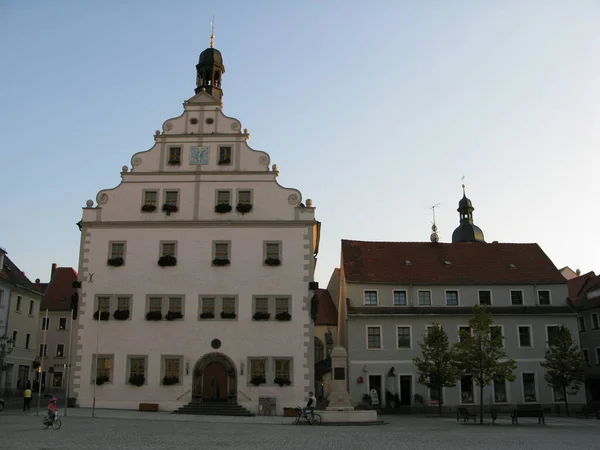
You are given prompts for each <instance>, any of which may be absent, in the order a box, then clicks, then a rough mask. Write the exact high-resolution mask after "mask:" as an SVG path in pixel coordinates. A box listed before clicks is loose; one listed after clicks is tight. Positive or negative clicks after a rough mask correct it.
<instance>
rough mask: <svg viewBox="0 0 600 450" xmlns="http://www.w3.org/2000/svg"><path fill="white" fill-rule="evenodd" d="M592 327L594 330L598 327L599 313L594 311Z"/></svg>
mask: <svg viewBox="0 0 600 450" xmlns="http://www.w3.org/2000/svg"><path fill="white" fill-rule="evenodd" d="M592 328H593V329H594V330H597V329H598V314H596V313H592Z"/></svg>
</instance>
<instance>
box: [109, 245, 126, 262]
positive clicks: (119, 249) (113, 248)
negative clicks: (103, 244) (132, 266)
mask: <svg viewBox="0 0 600 450" xmlns="http://www.w3.org/2000/svg"><path fill="white" fill-rule="evenodd" d="M109 258H110V259H114V258H123V259H125V243H124V242H112V243H111V244H110V257H109Z"/></svg>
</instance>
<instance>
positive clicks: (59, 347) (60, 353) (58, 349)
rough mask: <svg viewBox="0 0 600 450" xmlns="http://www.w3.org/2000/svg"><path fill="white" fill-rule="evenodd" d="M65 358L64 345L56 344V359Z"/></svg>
mask: <svg viewBox="0 0 600 450" xmlns="http://www.w3.org/2000/svg"><path fill="white" fill-rule="evenodd" d="M63 356H65V344H56V357H57V358H62V357H63Z"/></svg>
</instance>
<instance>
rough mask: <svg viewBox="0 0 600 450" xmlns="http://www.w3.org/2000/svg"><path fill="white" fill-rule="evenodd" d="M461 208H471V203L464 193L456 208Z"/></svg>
mask: <svg viewBox="0 0 600 450" xmlns="http://www.w3.org/2000/svg"><path fill="white" fill-rule="evenodd" d="M461 208H473V203H471V200H469V199H468V198H467V196H466V195H465V194H463V198H461V199H460V202H458V209H459V210H460V209H461Z"/></svg>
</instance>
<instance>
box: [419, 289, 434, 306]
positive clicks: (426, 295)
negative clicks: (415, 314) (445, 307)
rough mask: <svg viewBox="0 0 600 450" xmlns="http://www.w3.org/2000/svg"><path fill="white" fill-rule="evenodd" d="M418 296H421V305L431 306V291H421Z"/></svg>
mask: <svg viewBox="0 0 600 450" xmlns="http://www.w3.org/2000/svg"><path fill="white" fill-rule="evenodd" d="M417 295H418V296H419V305H421V306H429V305H431V291H419V292H418V293H417Z"/></svg>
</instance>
